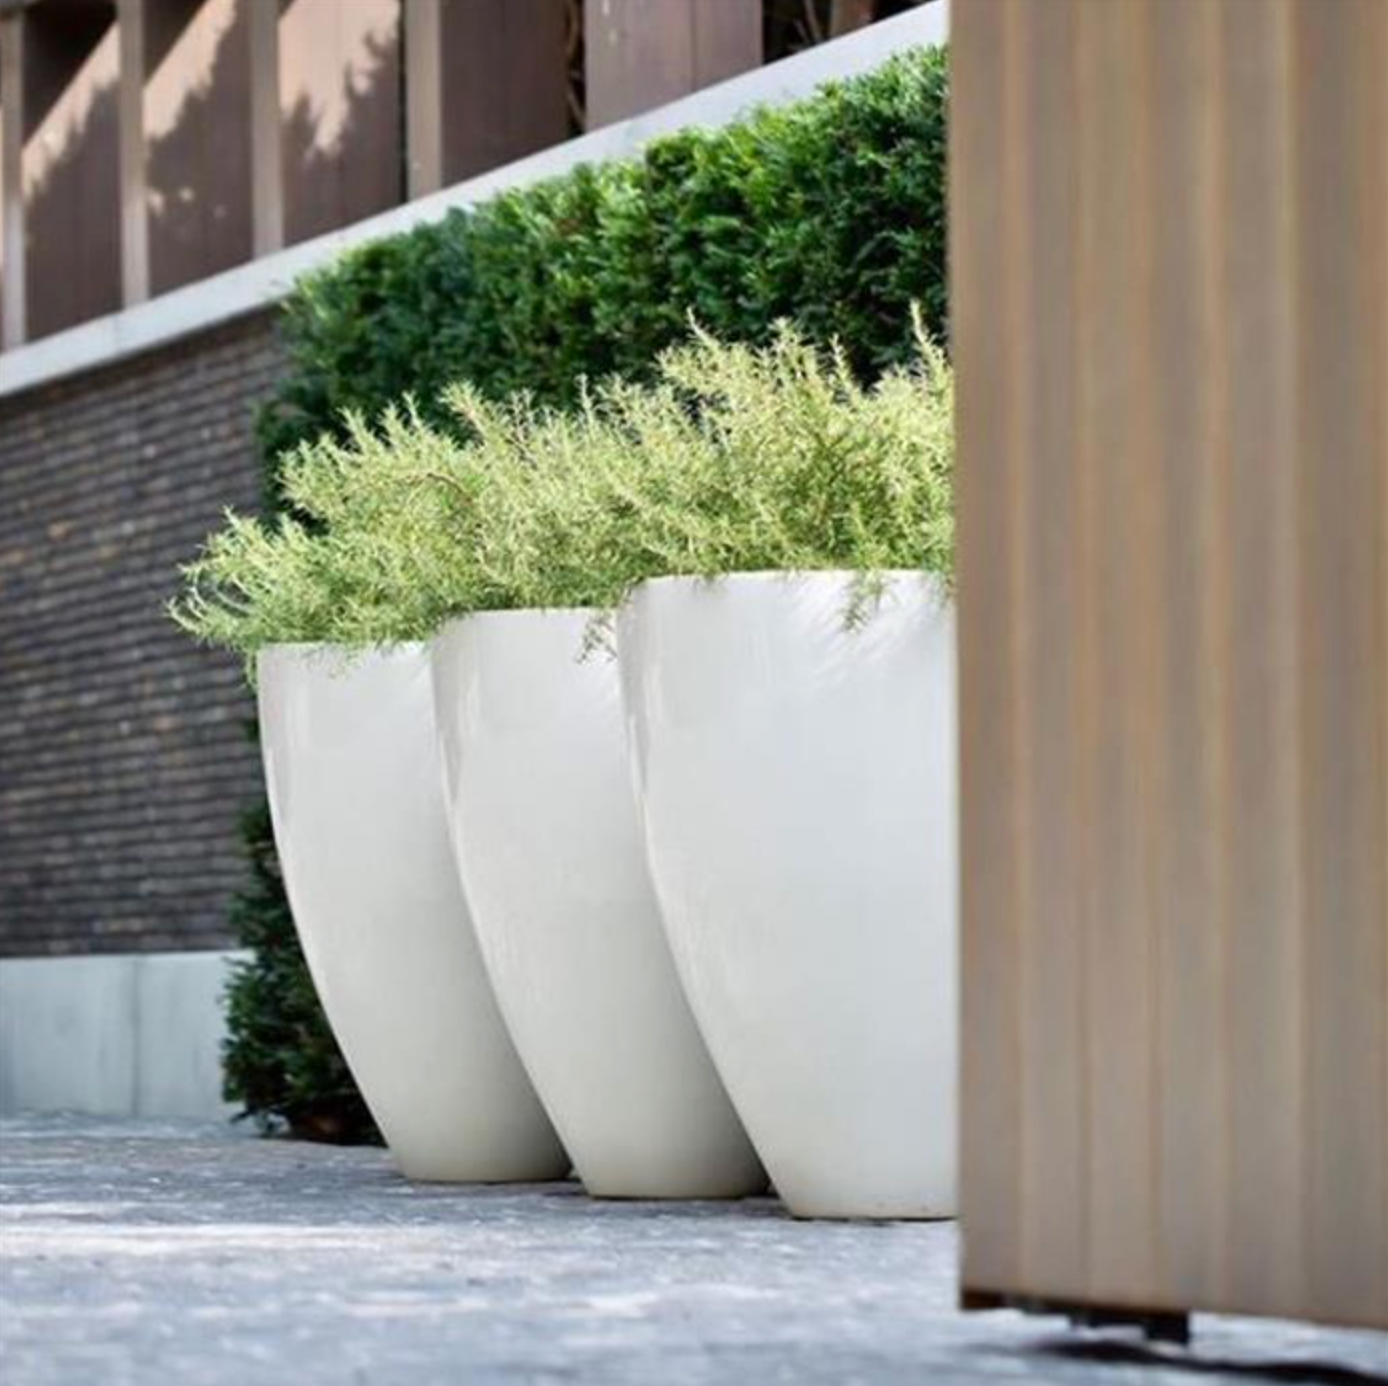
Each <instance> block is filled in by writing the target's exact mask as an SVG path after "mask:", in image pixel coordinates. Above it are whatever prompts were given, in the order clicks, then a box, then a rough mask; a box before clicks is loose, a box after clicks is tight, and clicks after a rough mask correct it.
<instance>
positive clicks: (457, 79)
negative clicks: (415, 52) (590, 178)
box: [441, 0, 569, 184]
mask: <svg viewBox="0 0 1388 1386" xmlns="http://www.w3.org/2000/svg"><path fill="white" fill-rule="evenodd" d="M567 39H568V33H567V28H566V25H565V7H564V5H562V4H555V3H554V2H553V0H447V2H446V3H445V4H444V6H443V15H442V44H443V50H442V55H441V56H442V63H443V78H442V83H443V93H442V95H443V179H444V183H445V184H448V183H456V182H460V181H462V180H463V179H464V178H469V177H471V176H472V175H473V174H476V173H482V172H484V171H486V170H487V169H492V168H497V167H499V166H500V165H502V164H505V163H509V162H510V161H511V160H512V159H519V158H522V157H524V156H525V155H526V154H533V153H534V152H535V151H536V150H537V149H546V148H548V147H549V146H550V145H554V144H559V143H560V142H561V141H562V140H564V139H566V138H567V137H568V134H569V96H568V47H567Z"/></svg>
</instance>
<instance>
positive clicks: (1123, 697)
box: [951, 0, 1388, 1327]
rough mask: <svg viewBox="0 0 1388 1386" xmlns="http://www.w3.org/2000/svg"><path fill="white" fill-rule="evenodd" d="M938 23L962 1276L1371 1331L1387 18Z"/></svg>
mask: <svg viewBox="0 0 1388 1386" xmlns="http://www.w3.org/2000/svg"><path fill="white" fill-rule="evenodd" d="M953 18H954V23H953V34H952V43H951V63H952V90H953V103H954V104H953V109H952V145H951V198H952V218H953V229H952V266H953V288H952V294H953V298H952V303H953V312H954V347H955V362H956V369H957V374H958V381H957V390H958V411H957V428H958V440H959V463H958V485H959V505H960V530H959V550H960V551H959V565H960V574H959V596H960V617H961V627H960V654H961V708H962V718H963V722H962V733H963V745H962V774H963V792H962V801H961V813H962V844H961V849H962V852H963V881H962V887H963V908H964V934H963V956H964V967H965V975H964V979H963V997H964V1011H963V1019H964V1030H965V1034H964V1048H963V1072H964V1082H963V1090H962V1091H963V1102H964V1120H963V1136H962V1140H963V1155H962V1163H963V1188H962V1204H963V1208H964V1220H965V1228H964V1244H965V1248H966V1250H965V1262H964V1278H963V1285H964V1292H965V1296H966V1299H968V1298H973V1299H977V1300H981V1301H983V1302H988V1300H989V1299H990V1298H992V1297H996V1296H998V1295H1000V1294H1001V1295H1008V1294H1014V1295H1022V1296H1027V1297H1034V1298H1040V1299H1043V1300H1045V1299H1050V1300H1057V1301H1061V1302H1068V1303H1072V1304H1074V1303H1090V1304H1096V1305H1102V1306H1105V1307H1116V1306H1121V1305H1125V1304H1126V1305H1129V1306H1132V1307H1133V1308H1134V1309H1136V1310H1151V1309H1160V1308H1169V1309H1179V1308H1213V1309H1227V1310H1242V1311H1253V1312H1261V1313H1273V1314H1294V1315H1309V1316H1314V1317H1318V1318H1322V1319H1326V1320H1331V1321H1335V1322H1344V1323H1359V1324H1371V1325H1377V1326H1380V1327H1388V140H1386V139H1385V135H1386V134H1388V82H1385V81H1384V80H1383V76H1384V73H1385V72H1388V6H1385V5H1383V4H1382V3H1381V0H1337V3H1335V4H1333V5H1332V4H1311V3H1301V2H1300V0H1183V2H1182V3H1181V4H1179V5H1174V4H1157V3H1150V2H1149V0H1103V2H1102V3H1100V0H1048V3H1047V4H1045V5H1036V4H1027V3H1022V4H1014V3H1013V0H971V2H970V3H968V4H960V5H959V6H958V7H957V9H956V11H955V14H954V17H953Z"/></svg>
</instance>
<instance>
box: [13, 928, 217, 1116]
mask: <svg viewBox="0 0 1388 1386" xmlns="http://www.w3.org/2000/svg"><path fill="white" fill-rule="evenodd" d="M237 956H240V955H238V954H234V953H221V952H217V953H211V952H209V953H148V954H125V955H120V956H103V957H86V958H9V959H0V1113H4V1114H8V1113H11V1112H23V1111H47V1112H51V1111H71V1112H86V1113H91V1114H95V1115H99V1116H150V1117H154V1116H183V1117H208V1118H213V1117H225V1116H229V1115H231V1114H232V1113H233V1111H234V1109H233V1108H232V1107H230V1106H229V1105H227V1104H226V1103H224V1102H223V1101H222V1100H221V1082H222V1079H221V1072H222V1064H221V1046H222V1037H223V1034H224V1031H225V1019H224V1015H223V1007H222V991H223V988H224V987H225V986H226V980H227V970H228V966H229V964H230V963H231V961H232V960H233V959H234V958H235V957H237Z"/></svg>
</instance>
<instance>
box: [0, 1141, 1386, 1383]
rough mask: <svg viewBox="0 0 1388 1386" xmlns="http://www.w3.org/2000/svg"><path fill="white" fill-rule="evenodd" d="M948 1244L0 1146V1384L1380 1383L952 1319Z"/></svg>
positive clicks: (1378, 1355)
mask: <svg viewBox="0 0 1388 1386" xmlns="http://www.w3.org/2000/svg"><path fill="white" fill-rule="evenodd" d="M957 1247H958V1242H957V1236H956V1233H955V1229H954V1228H953V1227H952V1226H949V1225H943V1224H934V1225H928V1226H919V1225H907V1224H896V1225H892V1226H884V1227H875V1226H868V1225H857V1224H854V1225H842V1224H839V1225H834V1224H824V1223H820V1224H809V1223H796V1222H793V1221H791V1220H789V1219H788V1218H786V1217H785V1216H784V1215H783V1214H782V1213H781V1211H780V1210H779V1208H778V1207H777V1205H776V1204H775V1203H773V1202H771V1201H769V1200H755V1201H749V1202H745V1203H741V1204H736V1205H718V1204H674V1205H661V1204H653V1203H645V1204H637V1203H594V1202H592V1201H590V1200H588V1199H586V1198H584V1197H583V1196H582V1195H581V1194H580V1193H579V1191H578V1190H577V1188H575V1187H570V1186H566V1185H548V1186H542V1187H531V1188H521V1187H510V1188H491V1189H476V1188H473V1189H449V1188H442V1187H420V1186H411V1185H409V1184H407V1183H405V1182H404V1181H403V1180H402V1179H399V1178H398V1177H396V1175H395V1174H393V1173H392V1171H391V1169H390V1166H389V1163H388V1161H387V1159H386V1157H385V1156H384V1155H383V1154H382V1153H381V1152H379V1151H371V1150H333V1149H328V1148H324V1147H320V1146H306V1145H300V1144H295V1143H290V1142H283V1141H261V1140H256V1139H254V1138H251V1137H237V1136H235V1135H229V1134H228V1132H227V1131H226V1130H224V1129H217V1128H209V1127H193V1126H186V1125H181V1126H180V1125H154V1124H148V1123H144V1124H134V1123H120V1124H107V1125H102V1124H99V1123H92V1122H79V1121H75V1120H64V1119H32V1120H27V1119H12V1120H9V1121H6V1122H0V1383H3V1386H40V1383H42V1386H124V1383H142V1384H143V1383H172V1384H173V1386H213V1384H214V1383H216V1384H217V1386H220V1384H221V1383H226V1386H272V1384H273V1383H279V1382H293V1383H304V1384H305V1386H308V1384H311V1383H319V1382H322V1383H329V1382H331V1383H334V1384H335V1386H338V1384H341V1386H357V1384H358V1383H372V1384H373V1386H376V1384H377V1383H395V1382H400V1383H410V1386H429V1383H434V1382H439V1383H445V1382H446V1383H450V1384H451V1383H457V1386H475V1384H478V1383H486V1384H488V1386H490V1383H522V1382H535V1383H566V1384H571V1383H588V1382H591V1383H603V1384H604V1386H607V1383H611V1384H612V1386H621V1384H622V1383H642V1384H643V1386H644V1384H645V1383H652V1384H655V1383H660V1384H661V1386H664V1383H670V1384H671V1386H685V1383H701V1384H702V1383H715V1382H716V1383H729V1386H744V1384H747V1386H751V1384H752V1383H763V1382H764V1383H782V1382H785V1383H797V1386H799V1383H805V1386H815V1384H816V1383H829V1382H834V1383H872V1384H873V1386H876V1384H877V1383H892V1384H894V1383H905V1382H912V1383H915V1382H940V1383H945V1382H956V1381H961V1382H962V1381H978V1380H982V1381H987V1380H1000V1381H1001V1380H1014V1381H1022V1380H1024V1381H1027V1382H1061V1383H1074V1386H1081V1384H1082V1383H1094V1386H1108V1383H1119V1382H1134V1381H1141V1382H1144V1383H1148V1386H1153V1383H1157V1382H1169V1383H1176V1382H1183V1381H1184V1382H1191V1381H1200V1380H1202V1379H1203V1380H1206V1381H1212V1382H1216V1381H1234V1380H1239V1381H1244V1382H1247V1381H1249V1380H1256V1379H1259V1378H1266V1379H1272V1380H1277V1381H1282V1382H1287V1381H1328V1382H1331V1383H1333V1384H1334V1386H1368V1383H1370V1382H1373V1383H1381V1382H1385V1381H1388V1338H1385V1337H1382V1336H1380V1335H1376V1334H1370V1333H1332V1332H1323V1331H1318V1330H1315V1329H1311V1328H1307V1327H1302V1326H1297V1325H1293V1324H1284V1323H1264V1322H1257V1321H1253V1320H1246V1319H1229V1318H1208V1319H1206V1318H1201V1319H1198V1320H1197V1321H1196V1331H1197V1340H1196V1344H1195V1347H1194V1349H1193V1351H1192V1352H1190V1353H1185V1352H1182V1351H1178V1350H1174V1349H1161V1350H1153V1349H1148V1348H1146V1347H1144V1346H1141V1345H1140V1344H1139V1343H1138V1342H1137V1341H1136V1340H1134V1339H1133V1338H1132V1337H1131V1336H1129V1335H1127V1334H1124V1333H1122V1332H1109V1333H1105V1334H1093V1333H1089V1334H1076V1333H1071V1332H1069V1331H1067V1330H1065V1329H1064V1328H1063V1326H1062V1325H1061V1324H1060V1323H1059V1322H1058V1321H1056V1320H1047V1319H1024V1318H1021V1317H1019V1316H1017V1315H1014V1314H1010V1313H999V1314H983V1315H962V1314H959V1313H957V1312H956V1310H955V1308H954V1300H955V1258H956V1254H957Z"/></svg>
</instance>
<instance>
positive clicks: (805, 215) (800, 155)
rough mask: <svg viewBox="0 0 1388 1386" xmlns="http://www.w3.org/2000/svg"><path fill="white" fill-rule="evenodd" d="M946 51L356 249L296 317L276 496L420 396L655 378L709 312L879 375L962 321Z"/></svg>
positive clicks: (440, 420)
mask: <svg viewBox="0 0 1388 1386" xmlns="http://www.w3.org/2000/svg"><path fill="white" fill-rule="evenodd" d="M947 96H948V65H947V61H946V55H945V50H943V49H938V48H937V49H922V50H918V51H916V52H912V53H908V54H903V55H901V56H899V57H897V58H896V59H894V60H892V61H891V62H888V63H887V64H886V65H884V66H883V67H882V68H880V69H878V70H877V71H875V72H872V73H868V74H866V75H865V76H862V77H857V78H853V79H851V80H849V81H845V82H838V83H831V84H829V85H827V86H825V87H824V88H822V89H821V90H820V91H819V92H818V93H817V94H816V95H814V96H812V97H810V98H808V99H807V100H804V101H800V102H796V103H793V104H790V105H787V106H782V107H776V108H768V109H763V110H760V111H757V112H755V113H753V114H752V115H751V116H749V117H748V118H747V119H746V120H744V121H742V122H740V123H738V124H735V125H732V126H728V127H726V128H724V129H721V130H713V131H703V130H691V131H686V132H681V133H678V134H674V135H669V136H666V137H664V138H661V139H658V140H655V141H653V142H652V143H651V144H650V145H648V146H647V147H646V149H645V151H644V152H643V153H642V155H641V156H640V157H639V158H637V159H634V160H630V161H622V162H613V163H607V164H601V165H596V166H584V167H580V168H578V169H575V170H574V171H573V172H571V173H568V174H566V175H564V176H562V177H560V178H557V179H554V180H551V181H549V182H546V183H542V184H539V185H536V186H531V187H527V188H523V189H519V190H516V191H513V192H509V193H506V194H504V195H502V196H500V197H497V198H495V199H494V200H492V201H490V202H487V203H485V204H483V205H481V206H479V207H477V208H475V209H471V210H467V211H463V210H459V211H455V212H453V213H452V214H451V215H449V216H447V217H445V218H444V219H443V220H442V221H440V222H436V223H433V224H430V225H426V226H421V227H418V228H416V229H415V230H413V231H411V232H409V233H407V234H405V235H402V236H397V237H393V238H391V239H389V240H384V241H379V242H376V243H374V244H371V245H367V246H363V247H361V248H360V249H356V250H353V251H350V252H348V253H347V254H346V255H344V256H343V257H342V258H341V259H340V260H338V261H337V262H336V263H335V264H333V265H332V266H331V267H329V268H328V269H326V270H324V271H322V272H320V273H318V274H315V275H312V276H310V277H308V278H306V279H305V280H304V281H302V282H301V283H300V285H299V286H298V287H297V288H296V291H295V293H294V294H293V295H292V296H291V297H290V299H289V300H288V302H287V304H286V308H285V316H284V320H283V330H284V336H285V340H286V342H287V345H288V348H289V355H290V364H289V369H288V371H287V372H286V374H285V377H284V379H283V382H282V384H281V387H280V389H279V391H278V393H277V395H276V397H275V398H274V399H273V400H272V401H271V403H270V405H269V406H268V407H267V408H266V409H265V411H264V412H263V414H262V416H261V419H260V431H261V438H262V442H263V445H264V454H265V456H266V458H267V460H268V462H269V464H270V467H271V475H270V478H269V487H270V490H271V492H272V493H277V492H278V461H277V459H278V458H279V457H280V456H281V455H282V454H283V453H284V452H285V451H286V450H288V449H289V448H291V447H293V446H294V445H295V444H297V443H299V442H302V441H304V440H305V439H311V438H314V437H316V436H317V435H318V434H319V433H321V432H323V431H325V430H337V429H339V428H340V427H341V421H342V418H343V415H344V413H346V412H347V411H355V412H357V413H359V414H364V415H366V416H368V417H374V416H377V415H379V414H380V413H381V411H382V410H384V409H385V408H386V407H387V406H388V405H390V404H391V403H393V402H395V401H398V400H399V399H401V398H402V397H403V396H404V395H406V394H413V395H414V396H415V398H416V399H418V400H419V401H420V402H421V407H422V408H423V410H424V414H425V417H426V418H428V419H429V420H430V421H431V422H433V423H435V424H436V425H440V426H443V427H447V426H448V425H449V423H450V420H449V417H448V415H447V413H446V411H445V410H444V409H443V408H442V407H441V406H440V404H439V401H440V400H441V399H442V394H443V390H444V389H445V387H446V386H448V385H450V384H452V383H453V382H454V381H456V380H459V379H466V380H468V381H469V382H470V383H471V384H472V385H473V386H475V387H476V388H477V390H479V391H480V392H481V393H482V394H484V395H486V396H488V397H490V398H493V399H497V398H501V397H503V396H505V395H508V394H511V393H513V392H515V391H517V390H524V391H526V392H528V393H529V394H530V395H531V396H532V397H533V398H535V399H536V400H537V401H541V402H543V403H557V404H564V403H572V402H573V400H574V398H575V394H574V391H575V388H576V383H577V381H578V380H580V379H581V378H587V379H590V380H591V379H597V378H600V377H604V376H607V375H613V374H616V375H621V376H626V377H631V378H643V377H645V376H648V375H649V372H650V369H651V364H652V362H653V361H654V360H655V357H656V356H657V354H658V353H659V352H660V351H661V350H662V349H663V348H665V347H667V346H669V345H671V344H673V343H675V342H677V341H678V340H680V339H681V338H682V337H683V336H684V335H685V332H686V324H687V320H688V318H689V315H690V314H693V315H694V316H695V317H696V318H697V319H698V320H699V322H700V323H702V324H703V326H704V327H705V328H706V329H708V330H709V331H710V332H713V333H716V334H717V335H718V336H719V337H721V338H724V339H727V340H733V341H751V342H764V341H765V340H767V335H768V333H769V332H770V330H771V324H772V323H773V322H776V321H777V320H779V319H783V318H784V319H789V320H790V321H791V322H793V323H795V324H796V325H797V326H798V327H800V328H801V329H802V330H803V331H804V332H805V333H806V334H807V335H808V337H809V338H810V339H811V340H812V341H815V342H819V343H825V342H827V341H829V340H830V339H831V338H832V339H835V340H837V341H838V342H840V343H841V344H842V348H843V350H844V352H845V353H846V355H847V357H848V359H849V361H850V362H851V364H852V365H853V367H854V369H855V370H856V371H857V372H858V373H859V374H860V375H862V376H864V377H865V378H871V377H873V376H875V375H876V374H878V373H879V372H880V371H882V370H883V369H885V368H886V367H887V366H889V365H891V364H892V363H894V362H901V361H903V360H905V359H907V358H908V357H909V355H910V352H911V343H910V339H909V333H907V332H906V331H905V330H904V328H905V325H906V323H907V322H908V309H909V306H910V305H911V304H912V303H915V304H919V305H920V308H921V310H922V312H923V315H924V318H925V323H926V326H927V328H928V329H929V331H930V333H931V335H932V336H933V337H934V338H935V339H936V340H940V341H943V340H944V339H945V337H946V333H947V322H946V292H947V290H946V266H945V249H946V223H947V219H946V209H945V157H946V146H947V137H946V117H947Z"/></svg>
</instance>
